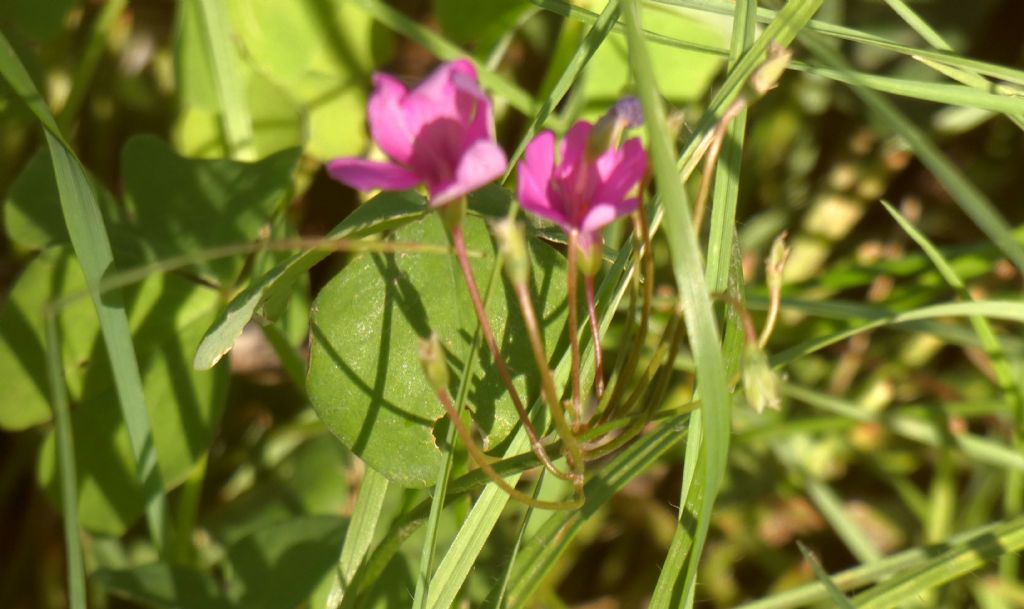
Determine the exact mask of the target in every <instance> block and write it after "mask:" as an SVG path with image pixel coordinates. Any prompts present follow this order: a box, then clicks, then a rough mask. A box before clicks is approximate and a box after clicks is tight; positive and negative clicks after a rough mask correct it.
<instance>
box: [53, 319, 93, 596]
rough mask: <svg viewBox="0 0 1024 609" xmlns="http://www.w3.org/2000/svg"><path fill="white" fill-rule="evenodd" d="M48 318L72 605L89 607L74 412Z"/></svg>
mask: <svg viewBox="0 0 1024 609" xmlns="http://www.w3.org/2000/svg"><path fill="white" fill-rule="evenodd" d="M44 317H45V320H46V372H47V379H48V380H49V383H50V395H51V399H52V400H53V404H52V405H53V421H54V426H55V427H56V434H57V458H58V460H59V463H60V499H61V508H62V511H63V512H64V515H63V516H64V544H65V546H66V547H65V553H66V555H67V561H68V606H69V607H70V608H71V609H85V564H84V562H83V558H82V546H81V541H80V539H79V535H80V532H79V526H78V474H77V468H76V466H75V445H74V437H73V434H72V430H71V412H70V411H69V410H68V393H67V387H66V385H65V383H64V364H63V362H61V358H60V336H59V334H58V329H57V314H56V313H55V312H54V310H53V309H52V308H47V310H46V311H45V312H44Z"/></svg>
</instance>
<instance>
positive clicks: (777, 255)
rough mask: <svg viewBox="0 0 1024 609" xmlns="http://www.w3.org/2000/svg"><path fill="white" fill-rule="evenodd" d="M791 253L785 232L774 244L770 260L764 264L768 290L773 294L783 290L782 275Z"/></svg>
mask: <svg viewBox="0 0 1024 609" xmlns="http://www.w3.org/2000/svg"><path fill="white" fill-rule="evenodd" d="M789 252H790V249H789V247H787V246H786V232H785V231H783V232H782V233H781V234H780V235H779V236H778V237H776V238H775V241H773V242H772V249H771V251H769V252H768V259H767V260H765V263H764V267H765V268H764V270H765V282H766V283H767V284H768V290H769V291H770V292H771V293H773V294H776V293H778V292H780V291H781V290H782V274H783V272H784V271H785V270H786V261H787V260H789Z"/></svg>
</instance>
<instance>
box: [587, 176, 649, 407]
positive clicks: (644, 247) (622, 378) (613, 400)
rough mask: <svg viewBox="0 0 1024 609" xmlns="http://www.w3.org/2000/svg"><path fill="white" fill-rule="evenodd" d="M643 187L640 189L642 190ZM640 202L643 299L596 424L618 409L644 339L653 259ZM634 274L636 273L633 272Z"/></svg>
mask: <svg viewBox="0 0 1024 609" xmlns="http://www.w3.org/2000/svg"><path fill="white" fill-rule="evenodd" d="M644 190H645V189H644V188H641V189H640V192H641V193H642V192H644ZM643 209H644V208H643V204H642V203H641V205H639V206H638V207H637V210H636V212H635V213H634V214H633V230H634V231H635V232H636V235H638V236H639V238H640V249H639V251H638V252H637V266H639V267H640V268H641V269H642V272H641V273H639V276H638V280H637V281H638V282H642V283H643V285H642V289H643V301H642V305H641V308H640V326H639V328H638V330H637V334H636V337H635V338H634V339H633V348H632V349H631V350H630V353H629V357H628V359H627V360H626V364H625V365H624V366H623V367H622V369H621V370H620V371H619V374H618V378H617V380H616V381H615V385H614V388H613V390H612V394H611V397H610V398H609V399H608V401H607V404H608V405H607V407H606V408H605V409H604V410H603V411H602V412H601V417H600V419H599V420H598V424H601V423H607V422H608V421H609V420H611V418H612V417H613V415H614V414H615V413H616V412H617V411H618V410H619V406H620V403H619V400H620V399H621V398H622V392H623V391H624V390H625V387H626V383H628V382H629V379H630V378H631V377H632V376H633V372H635V371H636V366H637V363H638V362H639V359H640V351H641V350H642V349H643V345H644V341H645V340H646V338H647V328H648V324H649V323H650V319H651V301H652V300H653V298H654V259H653V257H652V255H651V234H650V231H649V230H648V227H647V218H646V216H644V211H643ZM634 276H637V275H634Z"/></svg>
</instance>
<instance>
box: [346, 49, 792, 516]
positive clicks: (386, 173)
mask: <svg viewBox="0 0 1024 609" xmlns="http://www.w3.org/2000/svg"><path fill="white" fill-rule="evenodd" d="M373 82H374V91H373V94H372V95H371V97H370V101H369V106H368V119H369V126H370V132H371V135H372V136H373V139H374V141H375V142H376V143H377V145H378V146H379V147H380V149H381V150H382V151H383V152H384V153H385V154H386V155H387V156H388V158H389V159H390V162H377V161H370V160H366V159H362V158H349V157H346V158H339V159H335V160H333V161H331V162H330V163H328V165H327V170H328V172H329V174H330V175H331V176H332V177H333V178H335V179H337V180H339V181H341V182H343V183H345V184H347V185H349V186H351V187H353V188H356V189H359V190H372V189H382V190H406V189H410V188H416V187H425V188H426V191H427V197H428V200H429V204H430V207H431V208H433V209H435V210H437V212H438V213H440V214H441V216H442V219H443V221H444V225H445V227H446V228H447V230H448V234H449V237H450V240H451V244H452V248H453V250H454V252H455V255H456V258H457V259H458V262H459V266H460V268H461V271H462V277H463V279H464V283H465V287H466V290H467V291H468V293H469V296H470V300H471V301H472V303H473V309H474V313H475V315H476V318H477V320H478V322H479V324H480V329H481V332H482V335H483V339H484V341H485V342H486V344H487V348H488V350H489V351H490V354H491V357H492V360H493V365H494V367H495V368H496V370H497V372H498V375H499V377H500V378H501V381H502V384H503V385H504V389H505V391H507V392H508V394H509V396H510V398H511V400H512V403H513V404H514V406H515V408H516V411H517V413H518V417H519V420H520V421H521V423H522V425H523V427H524V429H525V430H526V432H527V434H528V436H529V439H530V444H531V449H532V452H533V454H534V455H535V456H536V457H537V459H538V461H539V462H540V464H542V465H543V467H544V468H545V469H546V470H547V471H548V472H550V473H551V474H552V475H554V476H556V477H557V478H559V479H562V480H566V481H569V482H571V483H572V486H573V488H574V496H573V497H572V498H571V499H569V500H566V501H542V500H538V499H536V498H533V497H530V496H528V495H526V494H525V493H523V492H521V491H519V490H517V489H516V488H515V487H514V486H512V485H510V484H509V483H508V482H506V481H505V480H504V479H503V478H502V477H501V476H500V475H499V474H498V473H497V472H496V471H495V469H494V468H493V467H492V465H491V463H490V462H491V459H490V458H489V457H488V456H487V454H486V453H485V452H484V451H483V450H482V449H481V448H480V447H479V446H478V444H477V442H476V440H475V439H474V436H473V433H472V431H471V430H470V429H469V428H467V426H466V425H465V423H464V422H463V420H462V418H461V417H460V416H459V413H458V411H457V409H456V407H455V405H454V404H453V400H452V396H451V395H450V393H449V389H448V381H449V374H448V363H447V360H446V357H445V353H444V348H443V347H442V346H441V342H440V340H439V338H438V336H437V335H436V334H432V335H430V336H429V337H423V339H422V343H421V348H420V351H419V357H420V362H421V364H422V366H423V371H424V376H425V379H426V382H428V383H429V384H430V386H431V388H432V390H433V392H434V394H435V395H436V397H437V399H438V401H439V402H440V403H441V405H442V406H443V408H444V410H445V413H446V414H447V416H448V418H449V419H450V421H451V423H452V425H453V426H454V428H455V430H456V432H457V434H458V436H459V438H460V439H461V441H462V442H463V444H464V445H465V447H466V450H467V451H468V453H469V455H470V457H471V459H472V460H473V462H474V463H475V464H476V465H477V466H479V467H480V468H481V470H483V471H484V473H485V474H486V475H487V476H488V477H489V478H490V479H491V480H492V481H493V482H494V483H495V484H497V485H498V486H499V487H501V488H502V489H503V490H504V491H505V492H507V493H508V494H509V495H511V496H512V497H514V498H515V499H517V500H519V501H522V502H523V503H526V504H528V505H531V506H534V507H539V508H544V509H573V508H577V507H579V506H581V505H582V504H583V502H584V500H585V499H584V495H583V485H584V479H585V469H584V466H585V463H586V462H587V461H588V460H591V459H595V458H597V457H600V456H604V455H606V454H609V453H610V452H612V451H614V450H616V449H618V448H621V447H622V446H624V445H625V444H626V443H627V442H629V441H630V440H631V439H633V438H635V437H636V436H637V435H638V434H639V433H641V432H642V430H643V428H644V427H645V426H646V425H647V424H648V423H649V422H650V421H651V420H652V418H653V417H654V416H655V414H656V409H657V406H658V405H659V404H661V402H662V401H663V398H664V394H665V391H666V389H667V387H668V381H669V379H670V376H671V374H672V372H673V366H672V361H673V359H674V356H675V353H676V352H677V351H678V349H679V346H680V345H681V343H682V341H683V339H684V337H685V327H684V324H683V323H682V320H681V316H680V315H678V312H677V314H675V315H673V317H672V319H671V322H670V323H669V324H668V325H667V327H666V328H665V330H664V332H663V334H662V336H661V337H660V339H659V340H658V347H657V349H656V352H655V355H654V357H653V358H651V360H650V363H649V364H648V366H647V368H646V369H645V370H643V371H640V375H639V377H637V372H638V370H637V368H638V366H639V363H640V353H641V350H642V347H643V345H644V344H645V342H646V339H647V333H648V327H649V321H650V316H651V302H652V289H651V288H652V286H653V283H654V278H653V267H654V265H653V261H652V257H651V233H650V230H649V227H648V224H647V220H646V218H645V216H644V210H643V205H642V202H643V196H644V192H645V190H646V185H647V183H648V180H647V178H648V161H647V154H646V152H645V150H644V147H643V144H642V143H641V141H640V139H639V138H630V139H625V134H626V132H627V131H628V130H630V129H634V128H636V127H639V126H641V125H642V124H643V116H642V110H641V108H640V104H639V102H638V101H637V100H636V99H635V98H632V97H626V98H623V99H622V100H620V101H619V102H617V103H616V104H615V105H614V106H613V107H612V108H611V109H609V111H608V112H607V113H606V114H605V115H604V116H603V117H602V118H601V119H600V120H598V121H597V122H596V123H593V124H592V123H590V122H587V121H578V122H576V123H574V124H573V125H572V126H571V127H570V128H569V129H568V131H567V133H566V134H565V137H564V138H562V139H561V140H559V138H557V136H556V135H555V134H554V133H552V132H551V131H543V132H541V133H539V134H538V135H536V136H535V137H534V138H533V139H532V141H530V143H529V144H528V145H527V146H526V149H525V154H524V156H523V160H522V161H521V162H520V164H519V166H518V168H517V169H518V171H517V173H516V175H517V185H516V195H517V199H518V202H519V204H520V206H521V207H522V209H524V210H525V211H527V212H528V213H530V214H533V215H535V216H537V217H538V218H539V219H541V220H542V221H547V222H551V223H554V224H555V225H557V226H558V227H560V228H561V229H562V230H563V231H564V232H565V235H566V250H565V252H566V264H567V276H566V280H567V286H566V294H567V301H568V302H567V303H566V305H567V309H568V328H567V332H568V335H569V344H570V351H571V376H570V387H569V389H568V391H567V393H568V396H567V397H564V396H563V393H566V392H564V391H563V390H560V388H559V387H558V386H557V383H556V381H555V377H554V374H553V372H552V370H551V368H550V365H549V363H548V360H547V356H546V355H545V354H546V350H545V345H544V337H543V334H542V332H541V328H540V323H539V321H538V319H537V313H536V309H535V305H534V300H533V295H532V294H531V288H530V281H529V277H530V268H531V263H530V258H529V254H528V247H529V246H528V245H527V241H526V235H525V234H524V230H523V228H522V226H521V225H520V224H519V223H517V222H516V221H515V220H514V219H512V218H506V219H504V220H502V221H499V222H496V223H494V224H493V225H492V230H493V233H494V236H495V238H496V240H497V242H498V245H499V251H500V253H501V255H502V258H503V262H504V268H505V274H506V277H507V279H508V281H509V283H510V284H511V287H512V289H513V291H514V293H515V295H516V303H517V305H518V307H519V313H520V315H521V316H522V318H523V320H524V322H525V326H526V329H527V333H528V339H529V341H530V347H531V352H532V355H533V360H534V364H535V365H536V372H537V375H538V376H539V378H540V381H541V394H542V397H543V401H544V403H545V404H546V406H547V408H548V411H549V415H550V420H551V423H552V427H553V429H552V430H551V431H552V432H553V433H552V434H548V433H546V430H543V429H540V430H538V429H537V428H536V427H535V426H534V424H533V423H532V422H531V419H530V416H529V412H528V410H527V406H526V405H525V404H524V402H523V398H522V396H521V395H520V394H519V392H518V390H517V389H516V387H515V386H514V385H513V383H512V375H511V374H510V372H509V370H508V366H507V364H506V362H505V360H504V357H503V356H502V354H501V351H500V349H499V347H498V343H497V340H496V339H495V336H494V332H493V330H492V327H491V323H490V320H489V319H488V317H487V313H486V311H485V307H484V303H483V300H482V298H481V296H480V290H479V288H478V286H477V283H476V280H475V278H474V276H473V273H472V270H471V268H470V265H469V259H468V254H467V250H466V243H465V237H464V233H463V218H464V216H465V213H466V207H467V195H469V194H470V193H471V192H473V191H475V190H477V189H479V188H480V187H482V186H484V185H486V184H488V183H489V182H491V181H493V180H495V179H496V178H498V177H500V176H501V175H502V174H503V173H504V172H505V171H506V169H507V160H506V156H505V153H504V152H503V151H502V149H501V148H500V147H499V146H498V144H497V143H496V142H495V136H494V119H493V110H492V107H491V103H490V100H489V99H488V98H487V96H486V95H485V94H484V92H483V91H482V90H481V88H480V85H479V83H478V81H477V76H476V71H475V69H474V68H473V66H472V64H471V63H470V62H468V61H466V60H458V61H453V62H450V63H446V64H443V65H441V66H440V67H439V68H437V69H436V70H435V71H434V72H433V73H432V74H430V75H429V76H428V77H427V78H426V79H425V80H424V81H423V82H422V83H420V84H419V85H418V86H416V87H414V88H412V89H407V88H406V86H405V85H403V84H402V83H401V82H399V81H398V80H396V79H395V78H393V77H391V76H388V75H386V74H376V75H374V78H373ZM670 120H671V122H672V124H671V125H667V126H666V128H669V129H672V130H673V131H678V127H679V121H678V119H677V118H676V117H673V118H672V119H670ZM728 120H729V119H728V118H726V119H725V121H728ZM711 160H712V162H713V161H714V158H712V159H711ZM626 216H632V219H633V221H632V226H633V229H634V237H635V238H636V240H637V242H638V244H639V246H638V247H637V248H635V250H634V255H633V261H632V264H633V265H634V269H633V270H634V273H633V277H634V281H633V282H632V283H631V284H630V285H631V287H632V292H631V303H632V304H631V306H630V310H629V317H630V319H633V318H635V317H636V316H637V313H638V311H637V310H636V308H637V301H639V302H640V304H639V323H638V324H636V326H635V327H634V328H633V331H632V333H631V335H630V337H629V338H630V341H631V342H632V345H633V347H632V348H631V349H630V350H629V352H628V354H627V355H626V356H625V357H624V358H621V359H620V362H619V365H618V366H617V367H616V369H615V370H613V371H612V373H611V375H610V379H611V380H610V383H609V385H608V386H607V387H606V383H607V382H609V378H608V377H606V374H605V372H606V371H605V367H604V363H603V358H602V350H601V336H600V334H601V331H600V323H599V319H598V314H597V310H596V309H597V307H596V304H595V285H594V280H595V277H596V276H598V274H599V273H600V272H601V270H602V266H603V262H604V257H603V238H602V230H603V229H604V228H605V227H607V226H608V225H610V224H611V223H613V222H615V221H616V220H618V219H620V218H623V217H626ZM579 274H582V275H583V282H584V292H585V300H586V311H587V317H588V326H589V331H590V333H591V337H592V340H593V344H594V368H595V377H596V378H595V382H594V395H593V398H594V399H593V400H591V399H590V397H591V396H589V395H584V390H583V387H582V383H581V371H580V367H581V364H580V341H579V336H578V332H577V331H578V328H579V318H578V310H577V308H578V305H577V300H578V288H577V283H578V277H577V275H579ZM777 297H778V290H773V300H776V299H777ZM734 304H735V306H737V307H740V308H742V305H740V304H738V303H734ZM742 314H743V315H744V316H745V317H747V319H749V316H747V315H746V311H742ZM750 342H751V353H752V354H761V353H762V352H761V351H760V347H759V346H758V344H757V343H758V339H757V337H756V336H752V337H751V338H750ZM763 359H764V358H763V357H761V358H757V357H752V358H751V361H755V360H756V361H762V360H763ZM756 368H757V370H756V371H755V374H756V375H757V377H758V380H757V381H756V382H757V383H759V384H760V385H768V386H771V380H772V378H773V377H772V375H773V373H772V372H771V371H770V370H768V369H767V367H766V366H764V365H761V366H757V367H756ZM768 377H772V378H768ZM748 384H749V383H748ZM751 386H752V385H751ZM768 403H772V400H771V399H768ZM588 405H589V406H588ZM559 453H560V454H561V456H564V457H565V459H566V463H567V465H568V469H567V470H563V469H561V468H559V467H558V466H557V465H556V464H555V461H556V459H555V458H553V455H557V454H559Z"/></svg>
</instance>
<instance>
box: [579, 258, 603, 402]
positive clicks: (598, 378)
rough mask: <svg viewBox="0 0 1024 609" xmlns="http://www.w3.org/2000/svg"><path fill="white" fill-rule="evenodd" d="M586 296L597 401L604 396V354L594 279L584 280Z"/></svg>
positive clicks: (587, 278)
mask: <svg viewBox="0 0 1024 609" xmlns="http://www.w3.org/2000/svg"><path fill="white" fill-rule="evenodd" d="M584 284H585V286H586V294H587V316H588V317H589V318H590V334H591V336H593V339H594V380H595V385H596V387H597V399H601V396H603V395H604V354H603V353H602V352H601V328H600V327H598V323H597V307H596V306H595V305H594V278H593V277H591V276H589V275H588V276H587V277H586V278H585V279H584Z"/></svg>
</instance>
